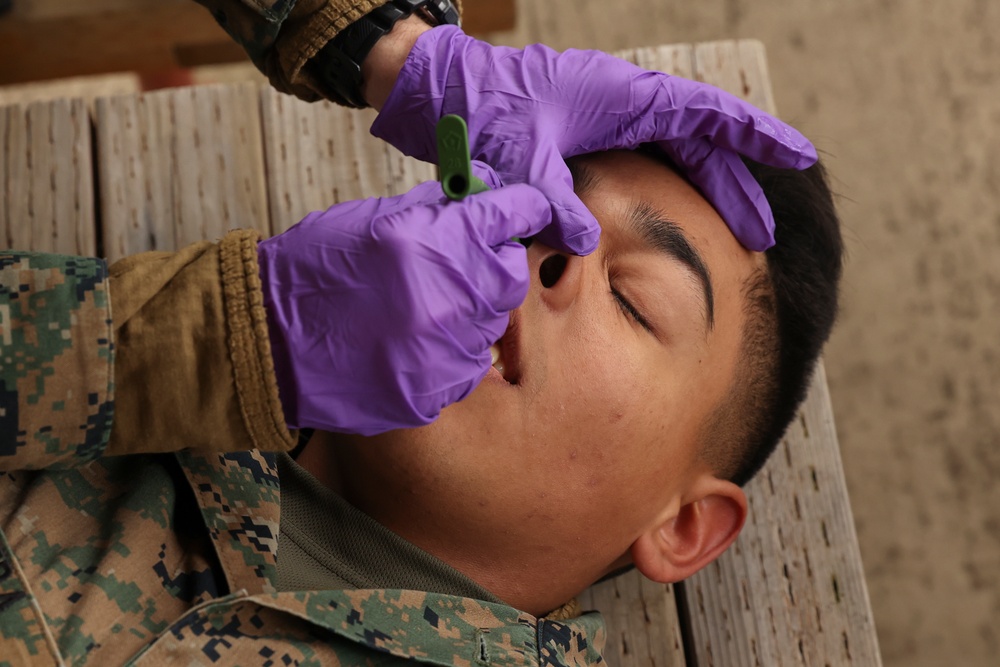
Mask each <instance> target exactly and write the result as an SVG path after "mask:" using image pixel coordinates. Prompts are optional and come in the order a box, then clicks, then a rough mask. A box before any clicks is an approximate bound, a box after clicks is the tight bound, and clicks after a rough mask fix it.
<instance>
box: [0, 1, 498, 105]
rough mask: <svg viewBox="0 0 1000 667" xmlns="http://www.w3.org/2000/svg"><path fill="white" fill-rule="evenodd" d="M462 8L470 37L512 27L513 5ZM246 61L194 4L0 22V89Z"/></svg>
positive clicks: (31, 15) (108, 5) (27, 12)
mask: <svg viewBox="0 0 1000 667" xmlns="http://www.w3.org/2000/svg"><path fill="white" fill-rule="evenodd" d="M0 2H3V0H0ZM463 6H464V19H463V20H464V26H465V29H466V31H467V32H470V33H475V34H478V33H485V32H493V31H497V30H509V29H511V28H512V27H513V26H514V0H464V3H463ZM242 60H246V54H245V53H244V52H243V50H242V49H241V48H240V47H239V46H238V45H237V44H236V43H234V42H233V41H232V40H231V39H229V37H228V36H227V35H226V33H225V32H224V31H223V30H222V29H221V28H220V27H219V26H218V25H217V24H216V23H215V21H214V20H213V19H212V16H211V15H210V14H209V13H208V11H207V10H206V9H205V8H204V7H201V6H199V5H197V4H196V3H195V2H193V0H13V4H12V6H11V8H10V10H9V11H7V12H6V13H4V14H3V15H2V16H0V86H3V85H6V84H11V83H20V82H24V81H38V80H42V79H53V78H59V77H73V76H80V75H84V74H100V73H104V72H122V71H138V72H144V73H157V72H163V71H168V70H172V69H176V68H190V67H198V66H201V65H213V64H218V63H228V62H238V61H242Z"/></svg>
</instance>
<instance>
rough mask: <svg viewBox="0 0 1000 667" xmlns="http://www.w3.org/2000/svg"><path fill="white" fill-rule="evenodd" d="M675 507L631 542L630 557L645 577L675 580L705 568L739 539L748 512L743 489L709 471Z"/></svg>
mask: <svg viewBox="0 0 1000 667" xmlns="http://www.w3.org/2000/svg"><path fill="white" fill-rule="evenodd" d="M693 491H694V493H692V494H691V495H690V496H689V497H688V498H687V499H686V501H685V502H684V504H682V505H681V506H680V508H679V509H677V510H676V511H675V512H672V513H670V514H669V515H668V516H666V517H661V519H660V520H659V521H658V522H657V523H656V524H655V525H653V526H650V528H649V530H647V531H646V532H645V533H643V534H642V535H641V536H639V538H638V539H637V540H636V541H635V542H634V543H633V544H632V548H631V554H632V562H633V563H635V566H636V568H638V570H639V571H640V572H642V574H643V575H644V576H646V577H647V578H649V579H652V580H653V581H658V582H660V583H665V584H667V583H675V582H678V581H681V580H682V579H686V578H687V577H689V576H691V575H692V574H694V573H695V572H697V571H698V570H700V569H701V568H703V567H705V566H706V565H708V564H709V563H711V562H712V561H713V560H715V559H716V558H718V557H719V555H720V554H721V553H722V552H723V551H725V550H726V549H727V548H728V547H729V545H730V544H732V543H733V541H734V540H735V539H736V537H737V536H738V535H739V533H740V529H741V528H742V527H743V522H744V521H745V520H746V515H747V501H746V495H745V494H744V493H743V489H741V488H740V487H738V486H736V485H735V484H733V483H732V482H729V481H726V480H722V479H718V478H715V477H711V476H708V475H706V476H705V477H703V478H702V479H700V480H699V481H698V483H697V484H696V485H695V487H694V488H693Z"/></svg>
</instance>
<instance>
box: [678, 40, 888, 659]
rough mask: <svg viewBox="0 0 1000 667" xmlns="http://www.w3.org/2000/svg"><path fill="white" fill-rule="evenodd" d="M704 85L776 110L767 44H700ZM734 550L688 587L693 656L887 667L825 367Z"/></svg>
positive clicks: (757, 491) (753, 497)
mask: <svg viewBox="0 0 1000 667" xmlns="http://www.w3.org/2000/svg"><path fill="white" fill-rule="evenodd" d="M694 62H695V74H696V77H697V78H698V79H701V80H703V81H707V82H709V83H713V84H715V85H719V86H721V87H723V88H726V89H728V90H729V91H730V92H733V93H735V94H737V95H741V96H744V97H746V98H748V99H749V100H750V101H751V102H754V103H755V104H757V105H758V106H761V107H763V108H765V109H767V110H769V111H772V112H773V111H774V102H773V98H772V97H771V88H770V82H769V80H768V78H767V73H766V68H765V66H764V54H763V47H762V46H761V45H760V44H759V43H758V42H753V41H745V42H739V43H734V42H720V43H712V44H701V45H698V46H696V48H695V52H694ZM747 494H748V497H749V499H750V516H749V519H748V522H747V525H746V527H745V528H744V530H743V533H742V534H741V535H740V537H739V539H738V540H737V542H736V544H735V545H734V546H733V548H731V549H730V550H729V551H727V552H726V553H725V554H723V556H722V557H721V558H720V559H719V560H718V561H716V562H715V563H713V564H712V565H711V566H709V567H708V568H706V569H705V570H704V571H702V572H701V573H698V574H697V575H695V576H694V577H692V578H691V579H689V580H688V581H686V582H684V584H683V587H682V588H683V599H684V601H685V605H684V608H683V609H682V615H683V618H684V621H685V622H687V623H688V624H689V627H690V646H689V648H690V649H692V650H693V655H691V656H689V659H691V660H693V663H694V664H697V665H699V667H705V666H708V665H719V666H724V667H743V666H747V667H749V666H752V665H768V666H776V667H780V666H782V665H829V666H831V667H836V666H839V665H866V666H867V665H875V666H877V665H880V664H881V658H880V655H879V650H878V640H877V637H876V635H875V627H874V621H873V618H872V612H871V605H870V602H869V598H868V592H867V588H866V586H865V580H864V572H863V570H862V565H861V555H860V550H859V548H858V541H857V534H856V533H855V529H854V523H853V519H852V515H851V508H850V501H849V499H848V496H847V487H846V484H845V482H844V471H843V466H842V463H841V460H840V452H839V449H838V446H837V435H836V430H835V428H834V423H833V411H832V408H831V406H830V398H829V393H828V390H827V385H826V375H825V372H824V370H823V367H822V366H820V367H819V369H818V371H817V373H816V376H815V377H814V378H813V382H812V387H811V390H810V393H809V397H808V399H807V400H806V403H805V405H804V406H803V408H802V411H801V414H800V418H799V420H798V421H797V422H796V423H795V424H793V425H792V427H791V428H790V429H789V432H788V434H787V436H786V438H785V440H784V441H783V442H782V443H781V445H780V447H779V449H778V451H777V452H776V453H775V455H774V456H772V458H771V460H770V461H769V462H768V464H767V465H766V466H765V468H764V469H763V470H762V471H761V473H760V474H759V475H758V476H757V477H756V478H755V479H754V480H753V481H752V482H751V483H750V484H749V485H748V487H747Z"/></svg>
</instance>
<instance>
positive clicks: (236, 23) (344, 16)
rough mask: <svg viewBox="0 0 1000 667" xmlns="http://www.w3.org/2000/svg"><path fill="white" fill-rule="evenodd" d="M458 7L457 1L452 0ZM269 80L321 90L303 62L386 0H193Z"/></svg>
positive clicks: (299, 92) (299, 91)
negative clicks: (209, 13) (213, 19)
mask: <svg viewBox="0 0 1000 667" xmlns="http://www.w3.org/2000/svg"><path fill="white" fill-rule="evenodd" d="M453 1H454V2H455V6H456V7H457V8H458V10H459V12H461V11H462V2H461V0H453ZM196 2H198V4H200V5H203V6H204V7H205V8H207V9H208V10H209V11H210V12H212V16H213V17H215V20H216V21H217V22H218V23H219V25H221V26H222V27H223V28H224V29H225V30H226V32H228V33H229V34H230V36H232V38H233V39H234V40H236V42H238V43H239V44H240V45H241V46H242V47H243V48H244V49H245V50H246V52H247V54H248V55H249V56H250V59H251V60H253V62H254V64H255V65H256V66H257V68H258V69H259V70H260V71H261V72H263V73H264V74H265V75H266V76H267V78H268V79H269V80H270V82H271V84H272V85H273V86H274V87H275V88H277V89H278V90H280V91H282V92H285V93H292V94H294V95H296V96H298V97H300V98H302V99H304V100H308V101H314V100H317V99H320V98H323V97H325V95H324V94H323V89H322V87H321V86H319V85H318V84H317V83H316V82H315V81H314V80H313V79H312V77H310V76H309V73H308V72H306V71H303V69H302V66H303V65H304V64H305V63H306V61H308V60H309V59H310V58H312V57H313V56H314V55H316V52H317V51H319V50H320V49H321V48H323V46H324V45H325V44H326V43H327V42H328V41H330V40H331V39H333V37H334V36H335V35H336V34H337V33H338V32H340V31H341V30H343V29H344V28H346V27H347V26H348V25H350V24H351V23H353V22H354V21H357V20H358V19H359V18H361V17H362V16H364V15H365V14H367V13H368V12H370V11H371V10H373V9H375V8H376V7H378V6H379V5H382V4H384V3H385V2H386V0H196Z"/></svg>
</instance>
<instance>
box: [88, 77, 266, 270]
mask: <svg viewBox="0 0 1000 667" xmlns="http://www.w3.org/2000/svg"><path fill="white" fill-rule="evenodd" d="M259 95H260V93H259V88H258V87H257V86H256V85H254V84H245V85H234V86H200V87H195V88H179V89H172V90H164V91H160V92H156V93H149V94H146V95H129V96H123V97H112V98H101V99H98V100H97V104H96V106H97V150H98V154H99V156H100V159H99V160H98V174H99V181H100V202H101V212H102V222H103V239H104V250H105V253H106V254H107V256H108V257H109V258H110V259H111V260H112V261H113V260H115V259H118V258H121V257H124V256H126V255H129V254H132V253H136V252H141V251H144V250H173V249H176V248H179V247H182V246H184V245H187V244H189V243H194V242H195V241H201V240H203V239H215V238H219V237H221V236H222V235H223V234H225V233H226V231H228V230H230V229H234V228H237V227H243V228H253V229H257V230H259V231H260V232H261V233H263V234H268V233H270V226H269V224H268V217H267V194H266V179H265V177H264V153H263V143H262V138H261V121H260V105H259Z"/></svg>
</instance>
